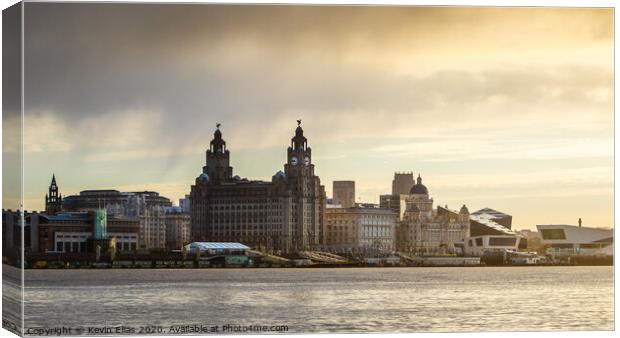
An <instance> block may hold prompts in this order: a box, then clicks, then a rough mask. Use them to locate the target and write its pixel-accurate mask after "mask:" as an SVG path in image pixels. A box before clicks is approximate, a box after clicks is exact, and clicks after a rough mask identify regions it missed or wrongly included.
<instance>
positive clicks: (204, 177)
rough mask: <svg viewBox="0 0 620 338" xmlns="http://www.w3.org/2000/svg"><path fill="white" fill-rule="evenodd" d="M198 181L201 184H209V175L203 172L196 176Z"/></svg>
mask: <svg viewBox="0 0 620 338" xmlns="http://www.w3.org/2000/svg"><path fill="white" fill-rule="evenodd" d="M198 180H199V181H201V182H209V175H208V174H207V173H206V172H203V173H202V174H200V176H198Z"/></svg>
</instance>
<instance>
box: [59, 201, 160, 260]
mask: <svg viewBox="0 0 620 338" xmlns="http://www.w3.org/2000/svg"><path fill="white" fill-rule="evenodd" d="M171 205H172V203H171V202H170V199H168V198H166V197H163V196H160V195H159V193H157V192H154V191H138V192H120V191H118V190H84V191H80V194H79V195H72V196H67V197H65V198H64V199H63V210H65V211H90V210H96V209H99V208H105V209H107V212H108V213H109V214H110V215H113V216H119V217H120V216H122V217H129V218H135V219H138V220H139V222H140V241H139V247H140V248H146V249H157V248H162V249H163V248H165V247H166V219H165V215H166V212H165V208H166V207H169V206H171Z"/></svg>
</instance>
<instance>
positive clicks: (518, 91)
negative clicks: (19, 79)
mask: <svg viewBox="0 0 620 338" xmlns="http://www.w3.org/2000/svg"><path fill="white" fill-rule="evenodd" d="M24 25H25V46H24V48H25V69H26V71H25V84H24V85H25V94H24V95H25V106H24V112H25V121H24V122H25V129H24V149H25V153H24V163H25V171H24V176H25V181H26V184H25V187H24V201H25V208H26V209H28V210H41V209H43V207H44V203H43V202H44V199H43V198H44V195H45V193H46V191H47V187H48V186H49V183H50V179H51V176H52V173H55V174H56V178H57V181H58V184H59V187H60V192H61V193H62V194H63V195H70V194H76V193H79V191H81V190H86V189H117V190H121V191H137V190H154V191H158V192H159V193H160V194H162V195H164V196H166V197H169V198H171V199H172V200H173V201H174V202H175V203H176V202H177V200H178V198H180V197H182V196H184V195H185V194H187V193H189V191H190V186H191V185H192V184H193V182H194V180H195V178H196V177H197V176H198V175H199V174H200V172H201V170H202V166H203V165H204V162H205V150H206V149H207V147H208V144H209V142H210V140H211V139H212V136H213V131H214V130H215V124H216V123H221V124H222V127H221V130H222V133H223V137H224V139H225V140H226V142H227V147H228V149H229V150H230V152H231V165H232V166H233V167H234V174H236V175H239V176H241V177H247V178H250V179H262V180H270V179H271V176H272V175H273V174H274V173H275V172H276V171H278V170H281V169H282V167H283V164H284V162H285V161H286V148H287V147H288V145H289V143H290V138H291V137H292V136H293V134H294V129H295V127H296V120H297V119H302V120H303V123H302V127H303V128H304V131H305V135H306V137H307V138H308V144H309V146H310V147H311V148H312V154H313V163H314V164H315V172H316V174H317V175H319V177H320V178H321V182H322V183H323V184H325V186H326V190H327V194H328V196H331V190H332V189H331V186H332V181H333V180H354V181H355V183H356V193H357V200H358V201H360V202H374V203H378V201H379V195H381V194H387V193H390V190H391V181H392V178H393V175H394V172H395V171H411V172H414V173H415V175H416V176H417V174H418V173H420V174H421V176H422V178H423V182H424V184H425V185H426V186H427V187H428V189H429V192H430V195H431V197H433V198H434V201H435V204H436V205H442V206H443V205H446V204H447V205H448V206H449V207H451V208H455V209H458V208H460V206H461V205H463V204H466V205H467V206H468V208H469V210H470V211H474V210H478V209H480V208H483V207H490V208H493V209H497V210H500V211H502V212H506V213H509V214H511V215H513V228H517V229H525V228H532V229H533V228H535V225H536V224H576V223H577V219H578V218H579V217H581V218H583V224H584V226H594V227H612V226H613V137H614V134H613V117H614V116H613V11H612V10H611V9H583V8H582V9H575V8H573V9H570V8H542V7H539V8H497V7H496V8H490V7H489V8H482V7H460V8H459V7H404V6H395V7H378V6H359V7H345V6H329V7H327V6H273V5H262V6H249V5H248V6H230V5H195V4H194V5H182V4H174V5H165V4H158V5H157V4H94V3H90V4H49V3H26V7H25V24H24ZM4 123H5V126H6V127H9V128H10V127H11V126H12V125H13V126H16V125H18V123H19V119H18V118H14V119H11V118H10V115H9V118H5V120H4ZM5 130H6V128H5ZM5 133H6V132H5ZM14 139H15V138H10V137H5V140H4V147H3V151H4V153H5V156H7V155H10V154H11V153H15V151H17V149H18V148H19V147H18V146H17V145H18V142H14V141H11V140H14Z"/></svg>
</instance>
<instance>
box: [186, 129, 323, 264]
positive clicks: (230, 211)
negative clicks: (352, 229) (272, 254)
mask: <svg viewBox="0 0 620 338" xmlns="http://www.w3.org/2000/svg"><path fill="white" fill-rule="evenodd" d="M219 126H220V125H219V124H218V125H217V129H216V130H215V132H214V134H213V140H212V141H211V143H210V146H209V149H208V150H207V154H206V166H204V167H203V170H202V173H201V174H200V175H199V176H198V177H197V178H196V182H195V184H194V185H193V186H192V187H191V193H190V214H191V231H192V236H191V237H192V241H196V242H200V241H212V242H241V243H243V244H246V245H249V246H253V247H258V248H264V249H267V250H279V251H282V252H297V251H300V250H312V249H314V248H316V247H317V246H318V245H319V244H321V243H323V242H324V233H323V222H324V210H325V203H326V197H325V187H324V186H322V185H321V181H320V179H319V177H318V176H316V175H315V173H314V164H312V149H311V148H310V147H308V141H307V139H306V137H305V136H304V131H303V129H302V128H301V120H299V121H298V126H297V129H296V130H295V136H294V137H293V138H292V139H291V146H290V147H288V149H287V163H286V164H284V171H278V172H276V173H275V174H274V175H273V177H272V178H271V182H265V181H255V180H248V179H245V178H240V177H239V176H233V168H232V167H231V166H230V151H229V150H228V149H227V148H226V142H225V141H224V139H223V138H222V132H221V131H220V129H219Z"/></svg>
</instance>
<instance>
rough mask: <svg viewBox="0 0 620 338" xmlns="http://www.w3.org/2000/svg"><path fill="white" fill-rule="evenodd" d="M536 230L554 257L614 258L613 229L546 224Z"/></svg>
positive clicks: (548, 251) (538, 226) (548, 252)
mask: <svg viewBox="0 0 620 338" xmlns="http://www.w3.org/2000/svg"><path fill="white" fill-rule="evenodd" d="M536 228H537V229H538V231H539V232H540V234H541V236H542V242H543V244H545V245H548V246H549V248H548V249H547V254H550V255H553V256H574V255H581V256H613V254H614V238H613V235H614V234H613V229H601V228H587V227H581V226H575V225H566V224H557V225H556V224H544V225H537V226H536Z"/></svg>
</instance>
